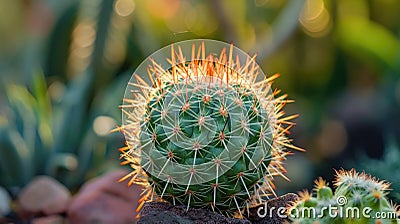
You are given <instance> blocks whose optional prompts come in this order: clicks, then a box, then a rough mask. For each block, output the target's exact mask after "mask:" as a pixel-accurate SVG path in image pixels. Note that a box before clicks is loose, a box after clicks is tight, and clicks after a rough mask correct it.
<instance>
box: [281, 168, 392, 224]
mask: <svg viewBox="0 0 400 224" xmlns="http://www.w3.org/2000/svg"><path fill="white" fill-rule="evenodd" d="M334 185H335V187H336V190H335V192H334V194H333V193H332V189H331V188H330V187H328V186H327V184H326V182H325V181H324V180H323V179H322V178H319V179H318V180H316V181H315V189H314V191H315V193H316V197H314V196H312V195H311V194H310V193H308V192H307V191H304V192H300V193H299V195H300V199H299V200H298V201H297V202H296V203H294V205H293V206H292V207H290V208H289V209H288V211H289V214H290V215H291V218H292V221H293V223H305V224H308V223H310V224H317V223H335V224H353V223H363V224H364V223H365V224H395V223H399V219H398V218H397V217H398V215H399V209H398V207H397V206H395V205H393V204H392V203H390V202H389V201H388V200H387V198H386V197H385V196H386V194H387V191H388V188H389V186H390V184H389V183H387V182H385V181H378V180H376V179H375V178H374V177H371V176H370V175H368V174H365V173H357V172H356V171H355V170H354V169H352V170H350V171H344V170H340V171H338V172H337V173H336V181H335V183H334ZM330 208H331V209H330Z"/></svg>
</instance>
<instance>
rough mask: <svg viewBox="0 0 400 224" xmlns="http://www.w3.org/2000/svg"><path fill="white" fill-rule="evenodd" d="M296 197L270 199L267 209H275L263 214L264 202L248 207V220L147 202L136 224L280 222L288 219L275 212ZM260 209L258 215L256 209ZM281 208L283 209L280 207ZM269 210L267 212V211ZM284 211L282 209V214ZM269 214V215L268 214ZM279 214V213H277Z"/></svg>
mask: <svg viewBox="0 0 400 224" xmlns="http://www.w3.org/2000/svg"><path fill="white" fill-rule="evenodd" d="M297 199H298V196H297V195H296V194H286V195H283V196H281V197H278V198H274V199H271V200H269V201H268V202H267V209H268V208H269V209H271V208H272V207H275V209H271V210H267V213H265V214H266V216H265V217H262V216H263V215H264V210H265V208H264V206H265V205H264V204H262V205H259V206H256V207H253V208H250V209H249V214H245V215H246V217H247V219H248V220H245V219H243V220H241V219H235V218H227V217H225V216H223V215H221V214H217V213H214V212H212V211H210V210H207V209H195V208H189V210H188V211H186V206H173V205H171V204H169V203H166V202H147V203H146V204H145V205H144V206H143V209H142V211H141V212H140V218H139V220H138V224H147V223H182V224H186V223H190V224H192V223H194V224H196V223H270V224H281V223H285V221H289V220H288V219H286V218H284V217H280V216H279V215H278V213H277V211H278V208H280V207H282V208H286V207H287V206H288V205H289V204H290V203H291V202H294V201H296V200H297ZM258 210H260V212H259V213H260V216H259V215H258V214H257V211H258ZM282 210H283V209H282ZM268 212H269V213H268ZM285 212H286V211H283V212H282V213H283V214H286V213H285ZM269 214H271V215H269ZM279 214H281V213H279Z"/></svg>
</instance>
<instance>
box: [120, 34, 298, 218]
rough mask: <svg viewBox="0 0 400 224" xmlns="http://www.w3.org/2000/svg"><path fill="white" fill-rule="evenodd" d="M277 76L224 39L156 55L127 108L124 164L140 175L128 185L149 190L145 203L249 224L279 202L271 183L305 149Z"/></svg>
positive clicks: (132, 88) (133, 85) (130, 90)
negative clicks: (252, 209)
mask: <svg viewBox="0 0 400 224" xmlns="http://www.w3.org/2000/svg"><path fill="white" fill-rule="evenodd" d="M197 43H200V44H197ZM209 48H211V50H214V52H220V54H219V55H218V56H216V55H215V54H214V53H213V52H210V53H209V52H208V51H209V50H210V49H209ZM196 49H197V51H196ZM215 50H216V51H215ZM166 55H171V56H170V58H165V57H166ZM165 61H167V62H168V63H165ZM145 72H147V74H146V73H145ZM277 76H278V75H275V76H272V77H270V78H265V77H264V75H263V73H262V71H261V69H260V68H259V67H258V65H257V63H256V62H255V57H250V56H248V55H247V54H245V53H243V52H242V51H241V50H239V49H238V48H236V47H234V46H233V45H227V44H225V43H222V42H218V41H211V40H202V41H199V40H193V41H185V42H180V43H179V44H176V45H171V46H170V47H165V48H163V49H161V50H160V51H158V52H156V53H155V54H153V55H152V56H150V57H149V58H148V59H147V60H146V61H144V62H143V63H142V64H141V65H140V66H139V68H138V69H137V70H136V72H135V73H134V75H133V76H132V79H131V82H130V83H129V85H128V87H127V90H126V92H125V99H124V104H123V105H122V106H121V108H122V111H123V126H122V127H121V128H120V129H121V131H122V132H123V133H124V135H125V138H126V142H127V147H125V148H123V149H121V152H122V154H121V155H122V157H123V158H124V159H125V161H124V162H122V164H130V166H131V167H132V168H133V169H134V171H133V172H131V173H130V174H129V175H127V176H126V177H124V178H122V179H121V181H123V180H125V179H127V178H131V180H130V182H129V183H130V184H132V183H137V184H141V185H143V186H144V187H145V188H146V190H145V192H144V193H143V194H144V196H143V199H142V200H141V201H142V202H144V201H149V200H164V201H168V202H170V203H172V204H174V205H185V206H187V208H189V207H197V208H199V207H205V208H210V209H212V210H214V211H217V212H220V213H223V214H227V215H235V213H236V215H238V216H239V217H241V214H242V211H243V209H244V208H246V207H248V206H251V205H253V204H258V203H261V202H262V201H263V200H265V197H264V196H269V195H270V193H273V194H275V193H274V190H273V184H272V182H271V181H272V178H273V176H275V175H281V176H283V177H285V176H284V174H283V173H284V172H285V169H284V167H283V166H282V160H284V159H285V156H286V155H287V154H288V153H289V149H288V148H291V149H297V150H301V149H300V148H298V147H295V146H293V145H292V144H291V143H290V142H291V141H290V140H289V139H288V138H287V137H286V136H285V134H286V133H287V132H288V129H289V128H290V127H292V126H293V123H292V122H291V121H290V120H291V119H292V118H294V117H295V116H288V117H284V113H283V112H282V111H281V109H282V107H283V106H284V104H285V103H287V102H288V100H286V99H285V97H286V96H280V97H277V98H274V96H275V95H276V94H277V93H278V91H275V92H272V91H271V86H270V84H271V81H272V80H273V79H274V78H276V77H277ZM285 178H286V177H285ZM142 205H143V203H142ZM140 207H141V206H140ZM140 207H139V209H140Z"/></svg>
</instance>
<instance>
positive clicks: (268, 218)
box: [248, 193, 299, 224]
mask: <svg viewBox="0 0 400 224" xmlns="http://www.w3.org/2000/svg"><path fill="white" fill-rule="evenodd" d="M298 198H299V196H297V194H293V193H289V194H285V195H283V196H280V197H277V198H274V199H271V200H269V201H267V202H266V204H261V205H258V206H256V207H253V208H250V209H249V214H248V219H249V220H250V221H252V223H269V224H281V223H285V222H290V220H289V219H288V218H286V217H285V216H286V211H287V210H286V208H287V207H288V206H289V205H290V204H291V203H292V202H295V201H296V200H298ZM280 208H281V209H280ZM279 209H280V210H279ZM257 211H259V212H257ZM258 213H259V214H260V215H259V214H258Z"/></svg>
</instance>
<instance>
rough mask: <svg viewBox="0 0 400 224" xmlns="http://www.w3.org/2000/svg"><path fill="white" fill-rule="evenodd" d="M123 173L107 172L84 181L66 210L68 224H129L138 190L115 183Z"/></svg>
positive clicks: (133, 216) (134, 208) (138, 187)
mask: <svg viewBox="0 0 400 224" xmlns="http://www.w3.org/2000/svg"><path fill="white" fill-rule="evenodd" d="M126 174H127V171H124V170H118V171H113V172H110V173H108V174H106V175H104V176H101V177H98V178H96V179H94V180H91V181H90V182H87V183H86V184H85V185H84V186H83V187H82V188H81V190H80V191H79V192H78V194H77V195H76V196H75V197H74V198H73V200H72V201H71V204H70V206H69V208H68V212H67V217H68V220H69V222H70V223H132V222H135V221H136V220H135V216H136V215H137V212H136V208H137V206H138V200H139V198H140V196H139V195H140V193H141V192H142V188H141V187H140V186H138V185H132V186H130V187H128V186H127V184H126V183H119V182H118V180H119V179H120V178H122V177H123V176H125V175H126Z"/></svg>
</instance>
